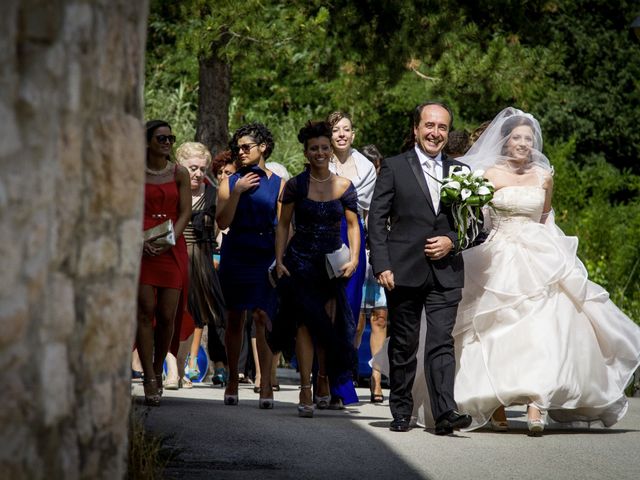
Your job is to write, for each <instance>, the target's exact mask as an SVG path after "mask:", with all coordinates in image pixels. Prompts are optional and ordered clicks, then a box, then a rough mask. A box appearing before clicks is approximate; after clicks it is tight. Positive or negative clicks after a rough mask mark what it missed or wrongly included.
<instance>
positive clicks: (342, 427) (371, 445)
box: [133, 384, 640, 480]
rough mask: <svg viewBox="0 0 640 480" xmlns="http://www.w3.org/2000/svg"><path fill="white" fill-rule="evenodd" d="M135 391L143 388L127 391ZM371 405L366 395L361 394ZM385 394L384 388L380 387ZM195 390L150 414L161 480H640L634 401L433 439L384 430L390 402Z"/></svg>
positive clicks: (291, 390)
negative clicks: (612, 409) (617, 418)
mask: <svg viewBox="0 0 640 480" xmlns="http://www.w3.org/2000/svg"><path fill="white" fill-rule="evenodd" d="M133 391H134V394H135V395H141V394H142V387H141V386H140V385H139V384H137V385H135V386H134V388H133ZM358 394H359V395H360V396H361V398H362V399H364V400H368V390H366V389H359V390H358ZM385 394H386V391H385ZM222 398H223V390H222V389H221V388H220V387H215V388H214V387H211V386H210V385H204V384H202V385H198V384H196V387H195V388H193V389H192V390H179V391H177V392H166V393H165V396H164V397H163V399H162V406H161V407H159V408H151V409H146V408H145V407H142V406H140V407H136V408H139V409H140V410H141V411H145V410H146V411H147V416H146V426H147V428H148V429H149V430H150V431H153V432H156V433H160V434H162V435H164V436H166V440H165V445H166V446H167V447H168V448H169V449H171V452H172V460H171V461H170V462H169V464H168V466H167V468H166V470H165V476H166V478H169V479H171V478H182V479H187V480H191V479H195V480H198V479H209V478H211V479H232V480H235V479H251V480H258V479H259V480H269V479H305V480H306V479H332V480H342V479H359V480H375V479H398V480H400V479H402V480H405V479H437V480H440V479H456V480H459V479H475V478H481V479H485V478H486V479H519V480H526V479H534V478H535V479H539V478H546V479H574V478H579V479H581V480H587V479H598V480H600V479H634V480H638V479H640V398H632V399H630V403H631V405H630V409H629V412H628V413H627V415H626V417H625V418H624V419H623V420H622V422H620V423H619V424H617V425H615V426H614V427H613V428H611V429H592V430H559V429H557V430H547V431H545V435H544V436H542V437H540V438H533V437H529V436H527V435H526V416H525V412H524V408H522V407H518V408H510V409H509V410H508V411H507V414H508V417H509V423H510V427H511V431H509V432H508V433H497V432H492V431H490V430H480V431H476V432H471V433H461V434H458V435H456V436H449V437H438V436H435V435H433V433H432V432H429V431H425V430H423V429H420V428H416V429H413V430H411V431H410V432H408V433H394V432H390V431H389V429H388V424H389V420H390V415H389V408H388V403H387V402H386V401H385V403H384V404H383V405H372V404H369V403H362V404H360V405H357V406H353V407H348V408H347V409H345V410H342V411H327V410H324V411H316V416H315V417H314V418H313V419H306V418H298V416H297V412H296V407H295V406H296V404H297V398H298V389H297V387H296V386H294V385H283V386H282V391H281V392H277V393H276V405H275V408H274V409H273V410H259V409H258V402H257V394H255V393H253V389H252V387H250V386H244V387H242V388H241V390H240V405H238V406H235V407H232V406H225V405H223V403H222Z"/></svg>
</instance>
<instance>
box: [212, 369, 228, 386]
mask: <svg viewBox="0 0 640 480" xmlns="http://www.w3.org/2000/svg"><path fill="white" fill-rule="evenodd" d="M211 380H212V382H213V384H214V385H220V386H223V387H224V386H226V385H227V370H226V369H225V368H224V367H220V368H216V369H215V371H214V372H213V378H212V379H211Z"/></svg>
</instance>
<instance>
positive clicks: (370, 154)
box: [360, 145, 383, 165]
mask: <svg viewBox="0 0 640 480" xmlns="http://www.w3.org/2000/svg"><path fill="white" fill-rule="evenodd" d="M360 153H362V155H364V156H365V157H367V159H368V160H369V161H370V162H371V163H373V164H374V165H377V164H378V163H380V161H381V160H382V158H383V157H382V154H381V153H380V151H379V150H378V147H376V146H375V145H365V146H364V147H362V148H361V149H360Z"/></svg>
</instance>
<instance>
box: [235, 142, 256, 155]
mask: <svg viewBox="0 0 640 480" xmlns="http://www.w3.org/2000/svg"><path fill="white" fill-rule="evenodd" d="M257 146H258V144H257V143H243V144H242V145H238V150H242V151H243V152H244V153H249V152H250V151H251V149H252V148H253V147H257Z"/></svg>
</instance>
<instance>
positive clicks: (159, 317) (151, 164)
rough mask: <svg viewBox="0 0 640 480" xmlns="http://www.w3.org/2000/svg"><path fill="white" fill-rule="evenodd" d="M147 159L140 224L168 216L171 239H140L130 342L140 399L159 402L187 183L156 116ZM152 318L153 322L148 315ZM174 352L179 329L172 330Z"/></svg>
mask: <svg viewBox="0 0 640 480" xmlns="http://www.w3.org/2000/svg"><path fill="white" fill-rule="evenodd" d="M146 130H147V132H146V137H147V162H146V169H145V174H146V175H145V189H144V229H145V230H148V229H150V228H152V227H155V226H157V225H160V224H162V223H164V222H166V221H167V220H171V221H172V222H173V228H174V231H175V240H176V244H175V245H174V246H171V245H158V244H157V243H154V242H153V241H146V242H144V246H143V251H142V262H141V266H140V282H139V289H138V329H137V334H136V343H137V348H138V353H139V355H140V361H141V363H142V370H143V372H144V381H143V386H144V396H145V403H146V404H147V405H150V406H158V405H160V395H162V367H163V362H164V359H165V357H166V355H167V352H168V351H169V347H170V345H171V344H172V341H171V340H172V337H173V332H174V328H175V329H176V331H180V325H181V321H182V312H183V311H184V308H185V306H186V293H187V285H188V282H189V272H188V256H187V245H186V243H185V240H184V237H183V236H182V232H183V231H184V229H185V227H186V226H187V224H188V223H189V219H190V217H191V188H190V181H189V174H188V173H187V170H186V169H185V168H184V167H182V166H180V165H176V164H175V163H174V162H172V161H170V156H171V150H172V146H173V144H174V143H175V141H176V137H175V136H173V135H172V134H171V126H170V125H169V124H168V123H167V122H164V121H162V120H151V121H149V122H147V124H146ZM154 319H155V327H154V324H153V321H154ZM173 343H174V345H171V346H172V347H174V348H172V350H173V351H174V354H177V351H178V346H179V335H176V339H175V340H174V342H173Z"/></svg>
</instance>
